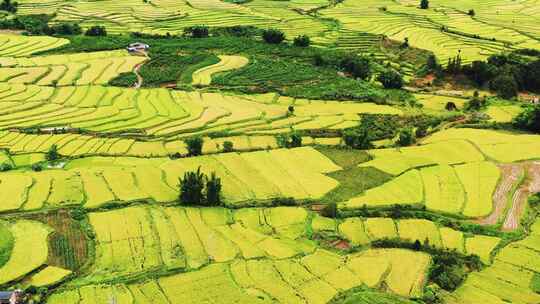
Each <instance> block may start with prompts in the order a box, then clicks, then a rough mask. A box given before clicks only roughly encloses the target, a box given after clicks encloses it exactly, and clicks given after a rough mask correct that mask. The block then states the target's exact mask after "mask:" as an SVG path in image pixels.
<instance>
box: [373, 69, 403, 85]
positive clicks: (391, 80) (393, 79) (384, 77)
mask: <svg viewBox="0 0 540 304" xmlns="http://www.w3.org/2000/svg"><path fill="white" fill-rule="evenodd" d="M377 80H378V81H380V82H381V83H382V85H383V86H384V88H385V89H401V88H402V87H403V77H401V74H399V73H398V72H396V71H394V70H392V69H388V70H385V71H383V72H382V73H380V74H379V76H378V77H377Z"/></svg>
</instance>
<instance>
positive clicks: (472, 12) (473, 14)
mask: <svg viewBox="0 0 540 304" xmlns="http://www.w3.org/2000/svg"><path fill="white" fill-rule="evenodd" d="M467 15H469V16H471V17H474V16H475V15H476V12H475V11H474V10H473V9H470V10H469V12H468V13H467Z"/></svg>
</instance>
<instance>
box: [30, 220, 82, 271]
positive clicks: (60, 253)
mask: <svg viewBox="0 0 540 304" xmlns="http://www.w3.org/2000/svg"><path fill="white" fill-rule="evenodd" d="M35 219H36V220H39V221H41V222H43V223H45V224H47V225H49V226H50V227H51V228H53V229H54V232H53V233H52V234H51V235H50V236H49V257H48V261H47V264H48V265H52V266H59V267H63V268H67V269H70V270H74V271H76V270H78V269H79V268H80V267H81V266H82V265H84V263H85V262H86V260H87V259H88V244H87V240H86V236H85V234H84V232H83V231H82V227H81V225H80V223H79V222H78V221H75V220H74V219H73V218H72V217H71V215H70V214H69V211H68V210H58V211H54V212H49V213H47V214H41V215H39V216H36V218H35Z"/></svg>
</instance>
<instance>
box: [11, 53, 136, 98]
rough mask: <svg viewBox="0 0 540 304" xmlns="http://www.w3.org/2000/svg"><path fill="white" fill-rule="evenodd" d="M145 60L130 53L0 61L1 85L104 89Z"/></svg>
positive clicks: (84, 54) (53, 56) (51, 56)
mask: <svg viewBox="0 0 540 304" xmlns="http://www.w3.org/2000/svg"><path fill="white" fill-rule="evenodd" d="M145 60H147V59H146V58H145V57H140V56H129V55H128V53H127V51H104V52H94V53H80V54H69V55H50V56H35V57H25V58H15V57H0V66H2V68H0V75H2V78H0V81H2V82H8V83H12V84H37V85H47V86H50V85H55V86H69V85H89V84H102V85H105V84H107V83H108V82H109V81H110V80H111V79H113V78H114V77H116V76H118V75H119V74H121V73H127V72H131V71H133V69H134V67H135V66H136V65H137V64H140V63H142V62H144V61H145ZM95 97H97V96H95ZM101 97H103V96H101Z"/></svg>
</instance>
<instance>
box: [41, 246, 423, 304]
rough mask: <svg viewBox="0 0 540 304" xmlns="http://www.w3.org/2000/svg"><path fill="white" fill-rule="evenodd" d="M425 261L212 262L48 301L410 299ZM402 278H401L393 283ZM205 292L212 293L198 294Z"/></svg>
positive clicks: (387, 255) (415, 256) (407, 255)
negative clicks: (382, 290) (359, 293)
mask: <svg viewBox="0 0 540 304" xmlns="http://www.w3.org/2000/svg"><path fill="white" fill-rule="evenodd" d="M429 261H430V258H429V256H427V255H425V254H422V253H418V252H412V251H407V250H400V249H389V250H370V251H367V252H364V253H362V254H357V255H350V256H340V255H336V254H334V253H331V252H328V251H324V250H317V251H316V252H314V253H312V254H308V255H306V256H304V257H302V258H290V259H283V260H273V259H267V258H263V259H256V260H248V261H246V260H234V261H232V262H229V263H220V264H213V265H209V266H206V267H203V268H201V269H200V270H197V271H194V272H189V273H185V274H178V275H173V276H167V277H163V278H160V279H158V280H155V281H147V282H145V283H141V284H129V285H114V286H111V287H106V288H103V287H100V286H99V285H89V286H84V287H81V288H79V289H72V290H66V291H64V292H61V293H58V294H55V295H53V296H52V297H51V298H50V299H49V301H48V303H78V302H79V301H80V296H82V295H84V294H92V293H93V292H96V291H97V290H99V294H100V297H103V298H107V297H115V298H117V299H122V301H120V300H119V303H129V302H130V301H132V300H133V298H132V295H133V294H146V295H147V297H148V295H149V294H151V295H152V298H153V299H163V300H165V299H170V300H168V301H172V302H173V303H180V302H182V303H200V302H201V301H204V300H205V299H212V301H214V302H215V303H238V301H243V302H245V303H272V302H273V301H279V302H280V303H326V302H328V301H329V300H330V299H332V297H334V296H335V295H336V294H337V293H338V292H339V291H344V290H347V289H350V288H352V287H356V286H360V285H362V284H367V285H369V286H372V287H376V286H379V285H381V284H386V286H388V288H390V289H391V290H392V291H393V292H395V293H397V294H399V295H403V296H411V295H416V294H418V291H419V290H420V289H421V286H422V285H423V280H424V278H423V273H424V272H425V270H426V269H427V267H428V265H429ZM373 263H376V264H373ZM374 265H377V267H379V268H380V269H377V270H375V269H373V271H372V272H371V271H370V272H369V273H366V271H365V269H366V267H368V266H374ZM404 274H407V276H406V277H401V278H400V279H398V278H399V277H400V276H402V275H404ZM217 286H219V288H215V287H217ZM159 287H161V288H159ZM207 288H210V289H211V290H214V291H212V292H210V293H208V292H202V291H203V290H206V289H207ZM214 292H219V294H214ZM177 299H180V300H177ZM66 301H67V302H66ZM178 301H180V302H178ZM96 303H97V302H96ZM164 303H165V302H164Z"/></svg>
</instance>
